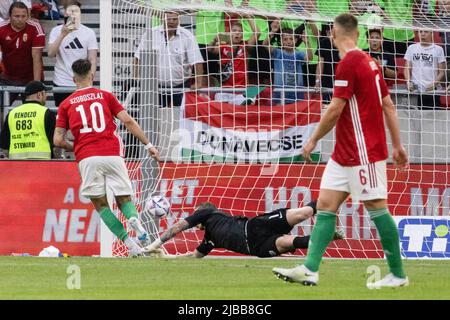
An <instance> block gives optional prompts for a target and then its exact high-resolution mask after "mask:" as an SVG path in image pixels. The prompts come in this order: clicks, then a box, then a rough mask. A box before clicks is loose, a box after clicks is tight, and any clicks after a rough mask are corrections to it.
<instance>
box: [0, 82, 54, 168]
mask: <svg viewBox="0 0 450 320" xmlns="http://www.w3.org/2000/svg"><path fill="white" fill-rule="evenodd" d="M49 90H50V88H49V87H46V86H45V85H44V84H43V83H42V82H39V81H32V82H30V83H28V84H27V86H26V87H25V101H24V103H23V104H22V105H21V106H18V107H16V108H14V109H12V110H11V111H10V112H9V113H8V115H7V116H6V119H5V122H4V124H3V126H2V131H1V133H0V149H2V150H3V153H4V155H6V156H7V157H8V158H9V159H12V160H19V159H51V158H52V154H53V152H52V150H53V133H54V131H55V124H56V115H55V113H53V112H52V111H50V109H48V108H47V107H46V106H45V102H46V100H47V91H49Z"/></svg>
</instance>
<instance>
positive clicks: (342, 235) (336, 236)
mask: <svg viewBox="0 0 450 320" xmlns="http://www.w3.org/2000/svg"><path fill="white" fill-rule="evenodd" d="M342 239H345V231H344V229H337V230H336V232H335V233H334V236H333V240H342Z"/></svg>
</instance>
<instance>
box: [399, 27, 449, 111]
mask: <svg viewBox="0 0 450 320" xmlns="http://www.w3.org/2000/svg"><path fill="white" fill-rule="evenodd" d="M419 37H420V43H415V44H412V45H410V46H409V47H408V49H407V51H406V54H405V60H406V69H405V80H406V82H407V85H408V90H410V91H413V90H415V89H417V90H418V91H419V93H420V94H419V95H418V101H417V105H418V106H419V108H421V109H423V110H425V109H434V108H436V107H438V106H439V99H440V97H439V96H438V95H437V94H435V93H434V90H435V89H436V88H438V89H439V87H440V84H441V81H442V80H443V79H444V76H445V56H444V50H443V49H442V47H440V46H438V45H436V44H434V43H433V31H431V30H424V29H422V30H420V31H419Z"/></svg>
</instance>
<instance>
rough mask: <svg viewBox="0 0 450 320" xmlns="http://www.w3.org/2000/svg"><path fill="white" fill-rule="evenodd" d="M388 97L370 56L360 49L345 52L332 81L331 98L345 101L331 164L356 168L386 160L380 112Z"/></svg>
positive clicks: (377, 67)
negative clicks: (383, 102) (335, 163)
mask: <svg viewBox="0 0 450 320" xmlns="http://www.w3.org/2000/svg"><path fill="white" fill-rule="evenodd" d="M387 95H389V90H388V88H387V86H386V82H385V81H384V79H383V75H382V72H381V69H380V66H379V65H378V64H377V63H376V62H375V61H374V60H373V59H372V58H371V57H370V55H369V54H367V53H365V52H363V51H361V50H359V49H354V50H350V51H349V52H347V54H346V55H345V57H344V59H342V60H341V61H340V62H339V64H338V66H337V70H336V77H335V82H334V92H333V97H334V98H342V99H345V100H347V104H346V106H345V108H344V111H343V112H342V114H341V116H340V117H339V120H338V122H337V125H336V145H335V147H334V151H333V154H332V155H331V157H332V158H333V160H334V161H336V162H337V163H339V164H340V165H342V166H358V165H365V164H368V163H373V162H377V161H381V160H386V159H387V157H388V150H387V145H386V133H385V128H384V117H383V110H382V98H384V97H386V96H387Z"/></svg>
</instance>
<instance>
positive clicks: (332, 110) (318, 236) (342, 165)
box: [273, 13, 409, 287]
mask: <svg viewBox="0 0 450 320" xmlns="http://www.w3.org/2000/svg"><path fill="white" fill-rule="evenodd" d="M358 35H359V33H358V21H357V19H356V18H355V17H354V16H353V15H351V14H347V13H344V14H341V15H339V16H338V17H336V19H335V20H334V26H333V31H332V36H333V41H334V43H335V44H336V47H337V48H338V50H339V54H340V56H341V61H340V62H339V64H338V67H337V71H336V77H335V83H334V93H333V99H332V101H331V103H330V104H329V106H328V108H327V111H326V112H325V114H324V115H323V116H322V119H321V121H320V123H319V125H318V126H317V128H316V129H315V131H314V132H313V134H312V135H311V137H310V139H309V141H308V142H307V143H306V144H305V146H304V147H303V156H304V158H305V159H306V160H307V161H311V152H312V151H313V150H314V149H315V147H316V144H317V142H318V141H319V140H320V139H321V138H322V137H324V136H325V135H326V134H327V133H328V132H329V131H330V130H331V129H332V128H333V127H334V126H335V125H336V145H335V148H334V151H333V154H332V155H331V159H330V160H329V161H328V163H327V166H326V168H325V171H324V173H323V176H322V181H321V185H320V193H319V199H318V203H317V218H316V224H315V226H314V229H313V232H312V234H311V240H310V245H309V249H308V256H307V258H306V261H305V263H304V265H301V266H297V267H295V268H292V269H282V268H274V269H273V272H274V273H275V274H276V275H277V276H278V277H281V278H283V279H284V280H287V281H293V282H299V283H302V284H303V285H316V284H317V282H318V281H319V273H318V271H319V265H320V262H321V260H322V256H323V254H324V253H325V250H326V248H327V246H328V244H329V243H330V241H331V239H332V237H333V233H334V230H335V228H336V212H337V210H338V209H339V207H340V205H341V204H342V203H343V202H344V201H345V200H346V199H347V197H348V196H349V194H351V195H352V198H353V199H359V200H361V201H362V202H363V204H364V206H365V208H366V209H367V211H368V212H369V215H370V218H371V219H372V220H373V222H374V223H375V226H376V228H377V230H378V233H379V235H380V240H381V244H382V247H383V250H384V253H385V255H386V258H387V262H388V265H389V269H390V272H391V273H390V274H388V275H387V276H386V277H384V278H383V279H381V280H380V281H377V282H375V283H372V284H367V285H368V287H399V286H405V285H408V283H409V281H408V278H407V277H406V275H405V273H404V271H403V266H402V260H401V256H400V244H399V236H398V230H397V226H396V224H395V222H394V220H393V219H392V216H391V215H390V213H389V211H388V209H387V201H386V199H387V177H386V159H387V158H388V150H387V145H386V136H385V127H384V120H383V115H384V118H386V124H387V127H388V129H389V132H390V135H391V140H392V152H393V155H392V157H393V161H394V164H395V165H396V167H397V168H398V169H401V170H403V169H405V168H406V166H407V163H408V156H407V154H406V151H405V149H404V148H403V146H402V143H401V141H400V129H399V123H398V118H397V112H396V109H395V106H394V104H393V102H392V100H391V98H390V96H389V91H388V89H387V86H386V83H385V81H384V79H383V76H382V71H381V68H380V66H379V65H378V64H377V63H376V62H375V61H374V60H373V59H372V58H371V57H370V56H369V55H368V54H367V53H365V52H363V51H361V50H360V49H358V48H357V47H356V43H357V40H358Z"/></svg>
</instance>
